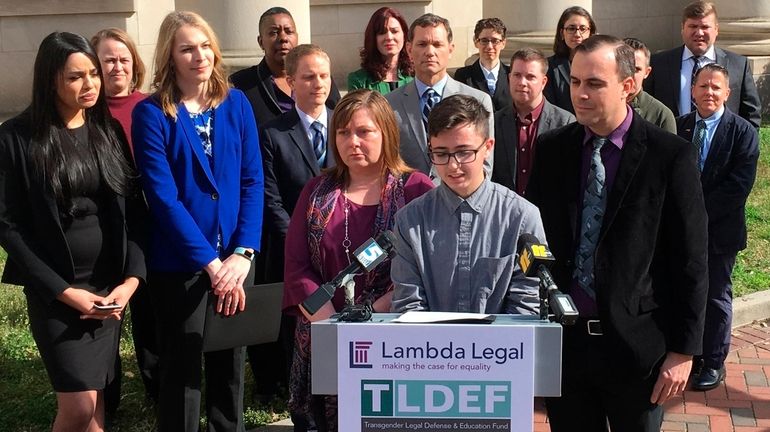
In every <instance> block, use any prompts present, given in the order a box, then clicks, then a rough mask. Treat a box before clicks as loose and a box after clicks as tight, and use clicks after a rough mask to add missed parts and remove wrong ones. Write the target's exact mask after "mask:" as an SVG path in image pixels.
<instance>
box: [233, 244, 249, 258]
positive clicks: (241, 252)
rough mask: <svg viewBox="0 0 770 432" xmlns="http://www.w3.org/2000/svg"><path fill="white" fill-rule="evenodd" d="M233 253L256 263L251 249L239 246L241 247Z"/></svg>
mask: <svg viewBox="0 0 770 432" xmlns="http://www.w3.org/2000/svg"><path fill="white" fill-rule="evenodd" d="M233 253H234V254H236V255H240V256H242V257H244V258H246V259H247V260H249V261H251V262H254V251H252V250H250V249H246V248H245V247H240V246H239V247H237V248H235V250H234V251H233Z"/></svg>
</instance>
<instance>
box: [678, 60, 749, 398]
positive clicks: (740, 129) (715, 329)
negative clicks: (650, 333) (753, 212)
mask: <svg viewBox="0 0 770 432" xmlns="http://www.w3.org/2000/svg"><path fill="white" fill-rule="evenodd" d="M728 74H729V72H728V71H727V69H725V68H723V67H722V66H720V65H718V64H709V65H706V66H704V67H703V68H701V69H700V70H699V71H698V73H697V74H696V78H695V85H693V88H692V95H693V99H694V100H695V106H696V108H697V109H696V111H693V112H691V113H690V114H687V115H685V116H682V117H679V118H678V119H677V130H678V133H679V136H681V137H682V138H684V139H686V140H688V141H692V142H693V143H694V144H695V145H696V146H697V147H698V148H699V150H700V151H699V155H698V165H699V167H700V169H701V177H700V179H701V185H702V187H703V198H704V200H705V202H706V212H707V214H708V247H709V251H708V269H709V272H708V275H709V290H708V301H707V303H706V327H705V330H704V333H703V355H702V356H701V358H702V360H703V366H702V368H701V369H700V371H699V372H698V373H697V374H696V375H695V376H694V377H693V380H692V386H693V389H695V390H711V389H713V388H714V387H717V386H718V385H719V383H720V382H721V381H722V380H723V379H724V376H725V368H724V362H725V358H727V353H728V351H729V349H730V327H731V323H732V315H733V314H732V297H733V296H732V280H731V275H732V270H733V266H734V265H735V257H736V256H737V255H738V252H739V251H741V250H743V249H745V248H746V215H745V211H744V210H745V207H746V199H747V198H748V196H749V192H751V188H752V186H753V185H754V179H755V177H756V174H757V159H758V158H759V136H758V134H757V130H756V129H755V128H754V127H753V126H752V125H751V124H750V123H749V122H747V121H746V120H744V119H742V118H740V117H738V116H737V115H735V114H733V113H732V112H731V111H730V110H729V109H728V108H726V107H725V100H726V99H727V98H728V97H729V95H730V86H729V80H730V78H729V75H728Z"/></svg>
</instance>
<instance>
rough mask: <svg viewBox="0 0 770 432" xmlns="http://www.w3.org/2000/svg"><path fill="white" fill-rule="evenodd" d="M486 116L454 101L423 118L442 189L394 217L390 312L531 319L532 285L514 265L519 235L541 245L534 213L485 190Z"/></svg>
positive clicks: (513, 197)
mask: <svg viewBox="0 0 770 432" xmlns="http://www.w3.org/2000/svg"><path fill="white" fill-rule="evenodd" d="M489 116H490V113H489V112H488V111H487V110H486V109H485V108H484V106H483V105H482V104H481V103H480V102H478V101H477V100H476V99H475V98H473V97H471V96H465V95H454V96H450V97H448V98H446V99H444V100H443V101H442V102H441V103H439V104H438V105H436V106H435V107H434V108H433V109H432V110H431V112H430V115H429V117H428V133H429V145H428V150H429V152H428V155H429V156H430V160H431V162H432V163H433V165H435V167H436V171H437V172H438V174H439V176H440V177H441V184H440V185H439V186H438V187H437V188H436V189H433V190H431V191H429V192H427V193H426V194H425V195H423V196H421V197H420V198H417V199H415V200H414V201H412V202H411V203H409V205H407V206H406V207H404V208H403V209H401V210H400V211H399V212H398V213H397V214H396V227H395V231H396V238H397V242H396V251H397V254H396V256H395V257H394V258H393V260H392V263H391V279H392V280H393V285H394V291H393V299H392V304H391V310H392V311H395V312H405V311H409V310H432V311H444V312H477V313H495V314H497V313H512V314H537V313H538V310H539V300H538V281H537V279H536V278H529V277H525V276H524V274H523V273H522V271H521V268H520V267H519V265H518V263H517V260H516V252H517V251H516V247H517V242H518V239H519V236H520V235H521V234H524V233H531V234H534V235H535V236H536V237H537V238H538V239H541V240H543V241H544V240H545V234H544V231H543V224H542V222H541V220H540V212H539V211H538V210H537V208H536V207H535V206H534V205H532V204H530V203H529V202H528V201H527V200H525V199H524V198H522V197H521V196H519V195H517V194H516V193H515V192H513V191H511V190H510V189H508V188H506V187H504V186H501V185H499V184H496V183H492V182H491V181H490V180H489V178H487V177H486V176H485V174H484V160H485V159H486V157H487V155H488V154H489V153H490V152H492V151H493V150H492V147H493V146H494V143H495V140H494V138H492V137H490V133H489V132H490V131H489V122H488V120H489Z"/></svg>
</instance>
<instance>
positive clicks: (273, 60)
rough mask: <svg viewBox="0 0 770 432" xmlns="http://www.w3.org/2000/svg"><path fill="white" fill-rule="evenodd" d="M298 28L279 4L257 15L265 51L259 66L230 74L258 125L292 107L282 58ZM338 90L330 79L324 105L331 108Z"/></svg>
mask: <svg viewBox="0 0 770 432" xmlns="http://www.w3.org/2000/svg"><path fill="white" fill-rule="evenodd" d="M297 41H298V35H297V27H296V26H295V25H294V18H292V16H291V13H290V12H289V11H288V10H286V9H285V8H282V7H272V8H270V9H268V10H266V11H265V12H264V13H263V14H262V16H260V17H259V36H258V37H257V43H259V47H260V48H262V50H263V51H264V52H265V57H264V58H263V59H262V61H261V62H259V64H258V65H255V66H251V67H249V68H246V69H242V70H240V71H238V72H235V73H234V74H232V75H230V82H232V83H233V87H235V88H237V89H238V90H241V91H242V92H243V93H245V94H246V98H247V99H248V100H249V102H250V103H251V108H252V110H253V111H254V118H256V119H257V127H260V128H261V127H262V126H263V125H264V124H265V123H267V122H268V121H270V120H272V119H274V118H276V117H278V116H279V115H281V114H282V113H284V112H287V111H290V110H291V108H292V107H293V106H294V100H293V95H292V94H291V89H290V88H289V85H288V84H287V83H286V69H285V66H284V59H285V58H286V55H287V54H288V53H289V51H291V49H292V48H294V47H295V46H297ZM339 100H340V92H339V90H337V86H336V85H334V82H332V88H331V92H330V93H329V98H328V99H327V102H326V105H327V106H328V107H329V109H334V106H335V105H336V104H337V101H339Z"/></svg>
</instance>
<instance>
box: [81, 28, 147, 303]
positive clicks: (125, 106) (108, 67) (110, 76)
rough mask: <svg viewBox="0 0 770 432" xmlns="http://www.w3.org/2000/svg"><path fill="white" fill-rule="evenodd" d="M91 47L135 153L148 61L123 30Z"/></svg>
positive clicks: (100, 36)
mask: <svg viewBox="0 0 770 432" xmlns="http://www.w3.org/2000/svg"><path fill="white" fill-rule="evenodd" d="M91 46H93V47H94V50H95V51H96V55H98V56H99V62H100V63H101V64H102V73H103V74H104V91H105V93H106V94H107V105H109V107H110V114H112V116H113V117H115V119H116V120H117V121H119V122H120V125H121V126H123V130H124V131H125V132H126V135H127V136H128V145H129V146H130V147H131V148H132V150H133V145H132V143H131V112H132V111H133V110H134V107H135V106H136V104H138V103H139V102H141V101H142V100H143V99H144V98H146V97H147V95H146V94H144V93H142V92H141V91H139V89H140V88H141V87H142V84H143V83H144V74H145V70H144V62H142V59H141V57H139V52H138V51H137V50H136V44H134V41H133V40H131V37H130V36H129V35H128V33H126V32H125V31H124V30H121V29H119V28H115V27H111V28H106V29H103V30H99V31H98V32H97V33H96V34H95V35H93V37H91ZM132 313H133V312H132Z"/></svg>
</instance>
